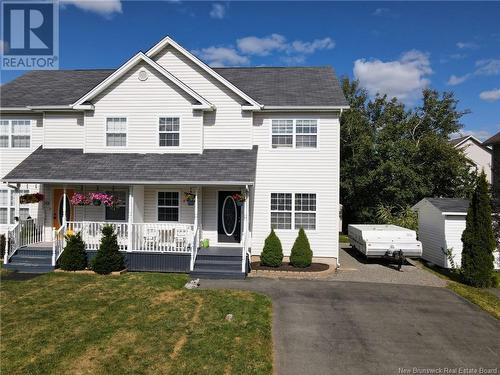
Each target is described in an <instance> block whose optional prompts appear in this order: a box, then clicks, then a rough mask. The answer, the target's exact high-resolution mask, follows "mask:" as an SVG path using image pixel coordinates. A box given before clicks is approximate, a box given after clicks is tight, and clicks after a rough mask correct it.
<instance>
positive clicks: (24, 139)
mask: <svg viewBox="0 0 500 375" xmlns="http://www.w3.org/2000/svg"><path fill="white" fill-rule="evenodd" d="M30 141H31V120H0V147H3V148H7V147H12V148H29V147H30Z"/></svg>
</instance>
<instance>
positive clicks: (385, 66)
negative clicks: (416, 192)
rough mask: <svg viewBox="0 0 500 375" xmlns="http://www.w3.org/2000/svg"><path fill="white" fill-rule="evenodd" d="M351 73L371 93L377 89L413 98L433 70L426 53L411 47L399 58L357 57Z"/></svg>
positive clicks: (425, 83) (381, 92)
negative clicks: (373, 58)
mask: <svg viewBox="0 0 500 375" xmlns="http://www.w3.org/2000/svg"><path fill="white" fill-rule="evenodd" d="M353 71H354V76H355V77H356V79H358V80H359V82H360V84H361V86H363V87H364V88H366V90H368V92H369V93H370V95H375V94H377V93H380V94H387V95H388V96H389V97H394V96H395V97H397V98H399V99H401V100H402V101H405V102H413V101H414V100H415V99H416V98H417V97H418V95H419V94H420V92H421V91H422V89H424V88H425V87H427V86H428V85H429V83H430V80H429V79H428V78H427V76H429V75H430V74H432V69H431V64H430V61H429V54H427V53H424V52H421V51H418V50H411V51H407V52H405V53H403V54H402V55H401V57H400V58H399V59H398V60H394V61H385V62H384V61H381V60H379V59H375V60H366V59H358V60H356V61H355V62H354V69H353Z"/></svg>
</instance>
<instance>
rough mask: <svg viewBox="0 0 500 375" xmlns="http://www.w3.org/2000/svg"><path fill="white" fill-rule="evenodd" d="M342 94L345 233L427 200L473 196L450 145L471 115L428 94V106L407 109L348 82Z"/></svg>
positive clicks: (447, 96)
mask: <svg viewBox="0 0 500 375" xmlns="http://www.w3.org/2000/svg"><path fill="white" fill-rule="evenodd" d="M342 88H343V91H344V94H345V96H346V99H347V101H348V102H349V105H350V109H349V110H347V111H344V112H343V114H342V117H341V119H340V142H341V143H340V155H341V163H340V176H341V178H340V195H341V203H342V204H343V206H344V209H343V224H344V225H345V226H347V224H349V223H354V222H377V221H378V218H377V216H378V215H377V211H378V210H379V208H380V207H392V208H393V209H391V210H392V211H394V212H395V211H397V210H396V209H394V207H402V210H404V208H405V207H407V206H412V205H414V204H415V203H416V202H418V201H419V200H420V199H422V198H424V197H432V196H442V197H469V195H470V194H471V192H472V187H473V181H474V177H475V176H473V175H472V174H471V168H470V167H469V164H468V161H467V158H466V157H465V155H464V153H463V151H462V150H460V149H456V148H454V147H453V146H452V145H451V144H450V142H449V138H450V137H451V136H452V134H454V133H457V132H459V131H460V129H461V128H462V125H461V123H460V119H461V117H462V116H463V115H464V114H466V113H467V111H459V110H458V109H457V105H458V101H457V100H456V99H454V97H453V94H451V93H443V94H439V93H438V92H436V91H433V90H424V91H423V93H422V104H421V105H420V106H418V107H416V108H411V109H407V108H406V107H405V105H404V104H403V103H401V102H400V101H398V100H397V99H396V98H393V99H388V98H387V96H385V95H384V96H381V95H377V96H375V98H373V99H370V98H369V97H368V95H367V92H366V91H365V90H363V89H361V88H360V86H359V83H358V82H357V81H352V82H351V81H349V79H347V78H345V79H343V80H342ZM394 212H393V213H394Z"/></svg>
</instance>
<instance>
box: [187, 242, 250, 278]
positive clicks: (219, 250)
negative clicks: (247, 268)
mask: <svg viewBox="0 0 500 375" xmlns="http://www.w3.org/2000/svg"><path fill="white" fill-rule="evenodd" d="M241 259H242V258H241V248H236V247H209V248H204V249H200V250H199V251H198V256H197V257H196V262H195V265H194V270H193V271H192V272H191V277H193V278H198V277H199V278H202V279H244V278H245V276H246V274H245V272H241Z"/></svg>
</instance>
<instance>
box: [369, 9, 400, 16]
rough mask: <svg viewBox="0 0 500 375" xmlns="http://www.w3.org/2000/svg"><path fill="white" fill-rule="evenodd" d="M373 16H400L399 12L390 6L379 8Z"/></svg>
mask: <svg viewBox="0 0 500 375" xmlns="http://www.w3.org/2000/svg"><path fill="white" fill-rule="evenodd" d="M372 16H377V17H389V18H398V17H399V14H396V13H394V12H392V11H391V10H390V9H389V8H377V9H375V11H374V12H373V13H372Z"/></svg>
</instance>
